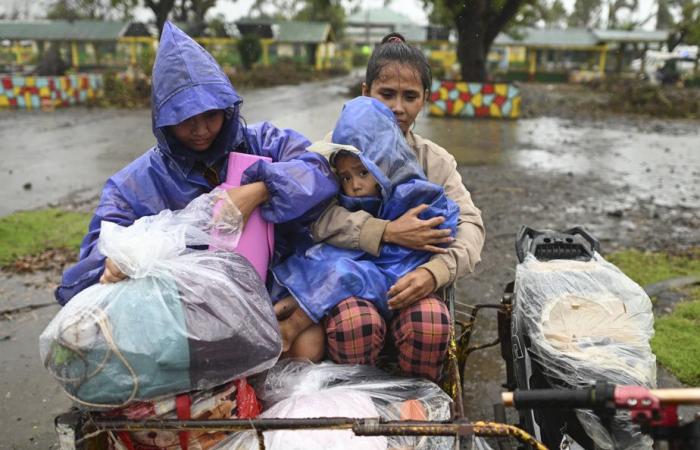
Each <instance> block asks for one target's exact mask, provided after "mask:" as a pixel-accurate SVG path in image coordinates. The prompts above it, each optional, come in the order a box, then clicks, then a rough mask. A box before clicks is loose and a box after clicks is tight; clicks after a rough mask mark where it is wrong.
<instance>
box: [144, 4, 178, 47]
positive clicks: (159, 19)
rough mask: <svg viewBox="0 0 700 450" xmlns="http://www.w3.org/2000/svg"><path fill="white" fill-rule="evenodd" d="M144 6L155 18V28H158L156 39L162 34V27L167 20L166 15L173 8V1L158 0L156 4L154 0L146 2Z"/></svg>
mask: <svg viewBox="0 0 700 450" xmlns="http://www.w3.org/2000/svg"><path fill="white" fill-rule="evenodd" d="M145 3H146V6H147V7H149V8H150V9H151V11H153V14H154V15H155V16H156V26H157V27H158V37H159V38H160V35H161V33H162V32H163V25H165V21H166V20H168V15H169V14H170V11H172V9H173V7H174V6H175V0H160V1H159V2H156V1H155V0H146V2H145Z"/></svg>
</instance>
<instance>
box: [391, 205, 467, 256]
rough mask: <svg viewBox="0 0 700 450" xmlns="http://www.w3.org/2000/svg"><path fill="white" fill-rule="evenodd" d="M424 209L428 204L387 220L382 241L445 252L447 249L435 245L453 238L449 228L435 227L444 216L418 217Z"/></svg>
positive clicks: (447, 242)
mask: <svg viewBox="0 0 700 450" xmlns="http://www.w3.org/2000/svg"><path fill="white" fill-rule="evenodd" d="M426 209H428V205H419V206H416V207H415V208H411V209H409V210H408V211H406V213H404V215H403V216H401V217H399V218H398V219H396V220H393V221H391V222H389V223H388V224H387V226H386V228H385V229H384V234H383V235H382V241H383V242H386V243H390V244H396V245H400V246H401V247H406V248H410V249H413V250H423V251H426V252H432V253H447V249H444V248H442V247H437V245H439V244H449V243H450V242H452V241H453V240H454V238H453V237H451V236H450V234H451V232H450V230H436V229H435V227H437V226H438V225H440V224H442V223H443V222H444V221H445V218H444V217H433V218H432V219H428V220H422V219H419V218H418V215H419V214H420V213H422V212H423V211H425V210H426Z"/></svg>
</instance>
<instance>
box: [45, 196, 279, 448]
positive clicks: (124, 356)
mask: <svg viewBox="0 0 700 450" xmlns="http://www.w3.org/2000/svg"><path fill="white" fill-rule="evenodd" d="M222 201H224V202H228V203H226V205H225V206H224V208H223V209H222V208H221V202H222ZM215 207H216V210H217V214H216V215H215V214H214V210H215ZM240 225H241V220H240V213H239V212H238V211H237V209H236V208H235V205H233V204H232V203H231V202H230V200H228V197H227V196H225V195H222V191H217V190H215V191H213V192H212V193H210V194H205V195H202V196H201V197H198V198H197V199H195V200H193V201H192V202H191V203H190V204H189V205H188V206H187V207H186V208H185V209H183V210H181V211H177V212H172V211H169V210H165V211H162V212H161V213H159V214H158V215H155V216H149V217H143V218H141V219H139V220H137V221H136V222H135V223H134V224H133V225H131V226H130V227H127V228H124V227H120V226H118V225H116V224H113V223H108V222H103V224H102V231H101V235H100V241H99V244H98V246H99V247H98V248H99V250H100V252H101V253H102V254H103V255H105V256H106V257H108V258H110V259H111V260H112V261H114V262H115V263H116V264H117V266H118V267H119V269H120V270H121V271H122V272H123V273H125V274H126V275H128V277H129V278H128V279H126V280H124V281H120V282H118V283H115V284H100V285H94V286H91V287H90V288H88V289H85V290H84V291H82V292H81V293H79V294H78V295H76V296H75V297H74V298H73V299H72V300H71V301H70V302H69V303H68V304H67V305H66V306H65V307H64V308H63V309H62V310H61V311H60V312H59V313H58V314H57V315H56V317H55V318H54V319H53V320H52V321H51V323H50V324H49V325H48V327H47V328H46V330H44V332H43V333H42V335H41V337H40V351H41V357H42V360H43V361H44V365H45V367H46V368H47V369H48V370H49V372H50V373H51V375H53V376H54V378H56V380H57V381H58V382H59V383H60V384H61V385H62V387H63V389H64V390H65V392H66V393H67V395H68V396H69V397H70V398H71V399H72V400H74V401H75V403H76V404H77V405H78V406H79V407H82V408H87V409H91V410H96V411H103V412H104V411H112V410H119V413H120V414H121V413H123V414H125V415H126V416H129V415H130V414H131V413H130V411H131V409H130V408H131V407H133V406H134V405H135V404H137V402H144V401H154V400H155V402H154V403H153V404H154V405H161V406H158V407H157V408H155V407H154V408H153V411H152V412H153V414H152V416H153V417H161V416H162V414H164V413H170V412H172V411H173V408H170V407H169V406H168V407H164V406H162V405H172V404H173V400H172V397H173V396H175V395H178V394H183V393H190V392H193V391H205V390H210V389H213V388H216V390H215V391H211V392H210V394H211V395H210V396H209V397H206V396H205V397H202V396H203V395H204V394H202V393H201V392H200V393H196V394H193V395H194V397H192V398H191V399H190V400H189V403H191V407H190V411H189V413H185V412H184V411H181V414H179V415H180V416H182V415H183V414H184V415H189V416H190V417H194V416H195V411H194V409H193V408H194V406H195V404H196V401H194V398H200V399H202V398H204V400H205V401H211V399H212V398H213V397H212V396H213V395H215V393H216V392H219V391H220V390H221V389H223V391H221V392H228V394H226V395H224V397H231V396H232V395H234V392H233V391H230V389H231V388H232V386H231V385H229V384H227V383H229V382H231V381H232V380H244V379H245V378H246V377H248V376H250V375H253V374H256V373H259V372H262V371H264V370H266V369H269V368H270V367H272V365H274V363H275V362H276V361H277V359H278V357H279V355H280V353H281V339H280V334H279V328H278V325H277V320H276V318H275V314H274V311H273V309H272V306H271V302H270V298H269V296H268V294H267V291H266V289H265V286H264V285H263V283H262V281H261V280H260V277H259V276H258V274H257V273H256V272H255V270H254V269H253V267H252V266H251V265H250V263H249V262H248V261H247V260H246V259H245V258H244V257H242V256H240V255H238V254H236V253H231V252H221V251H208V250H207V247H208V245H209V244H210V243H211V237H210V236H211V235H212V234H216V235H218V236H222V235H225V234H229V235H230V236H231V239H232V240H236V239H237V235H239V234H240ZM241 382H243V381H239V382H238V385H235V384H234V385H233V386H237V387H238V390H237V392H235V395H239V394H240V395H244V394H241V392H240V390H241V387H240V383H241ZM217 387H218V388H217ZM227 389H228V390H227ZM245 391H246V392H247V391H248V388H246V390H245ZM185 397H187V398H190V397H191V396H184V397H183V398H185ZM168 398H170V400H168ZM222 398H223V397H222ZM163 402H165V403H163ZM181 402H187V400H182V401H181ZM125 408H126V409H125ZM138 408H139V407H137V409H138ZM202 408H203V409H202ZM202 408H199V409H198V411H199V413H202V411H204V410H207V409H208V407H202ZM180 409H183V408H180ZM227 409H228V410H229V412H228V413H227V414H225V416H229V415H231V414H232V413H233V412H234V411H236V410H237V409H236V408H227ZM238 412H239V413H240V411H238ZM254 415H255V414H253V416H254ZM248 417H251V416H250V415H249V416H248ZM156 448H157V447H156Z"/></svg>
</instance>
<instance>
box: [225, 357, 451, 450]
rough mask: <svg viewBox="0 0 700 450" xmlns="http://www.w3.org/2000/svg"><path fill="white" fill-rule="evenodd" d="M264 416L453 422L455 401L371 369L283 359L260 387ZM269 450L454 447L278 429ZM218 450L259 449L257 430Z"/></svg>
mask: <svg viewBox="0 0 700 450" xmlns="http://www.w3.org/2000/svg"><path fill="white" fill-rule="evenodd" d="M256 391H257V393H258V396H260V398H261V400H262V401H263V403H264V405H265V408H264V411H263V413H262V414H261V415H260V417H261V418H265V417H268V418H273V417H277V418H318V417H351V418H373V417H374V418H376V417H381V418H383V419H386V420H449V418H450V404H451V402H452V400H451V399H450V397H449V396H448V395H447V394H445V392H443V391H442V390H441V389H440V388H439V387H438V386H437V385H436V384H434V383H432V382H430V381H427V380H422V379H417V378H398V377H393V376H391V375H388V374H386V373H385V372H382V371H381V370H379V369H376V368H374V367H371V366H359V365H358V366H351V365H339V364H333V363H321V364H311V363H309V362H304V361H296V360H286V361H281V362H280V363H279V364H278V365H277V366H275V367H274V368H273V369H271V370H270V371H269V372H268V374H267V377H266V379H265V381H264V383H263V384H262V386H259V387H258V388H257V389H256ZM263 435H264V439H265V448H266V449H268V450H281V449H285V450H302V449H303V450H316V449H318V450H360V449H361V450H375V449H376V450H380V449H382V450H385V449H387V448H392V449H393V448H411V449H417V450H418V449H426V450H427V449H438V448H440V449H442V448H452V446H453V440H454V438H452V437H441V436H437V437H436V436H432V437H425V436H418V437H413V436H388V437H385V436H371V437H370V436H355V435H354V434H353V432H352V431H351V430H279V431H267V432H265V433H263ZM217 448H218V449H231V450H233V449H236V450H257V448H258V441H257V437H256V434H255V433H253V432H245V433H237V434H235V435H233V436H232V437H231V439H230V440H228V441H225V442H223V443H222V444H220V445H219V446H218V447H217Z"/></svg>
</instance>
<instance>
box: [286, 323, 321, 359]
mask: <svg viewBox="0 0 700 450" xmlns="http://www.w3.org/2000/svg"><path fill="white" fill-rule="evenodd" d="M325 351H326V333H325V331H324V330H323V327H321V325H311V326H310V327H309V328H307V329H306V330H304V331H302V332H301V333H300V334H299V336H298V337H297V338H296V340H295V341H294V343H293V344H292V347H291V348H290V349H289V351H288V352H287V354H285V355H284V356H285V357H287V358H305V359H308V360H310V361H311V362H315V363H317V362H320V361H321V360H322V359H323V355H324V354H325Z"/></svg>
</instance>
